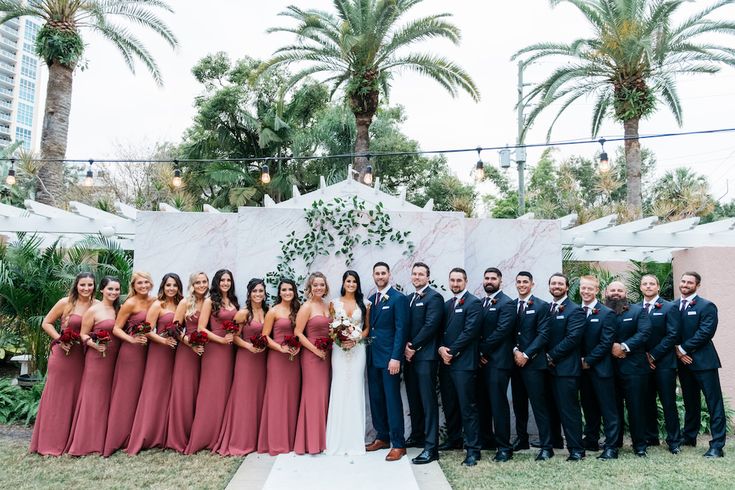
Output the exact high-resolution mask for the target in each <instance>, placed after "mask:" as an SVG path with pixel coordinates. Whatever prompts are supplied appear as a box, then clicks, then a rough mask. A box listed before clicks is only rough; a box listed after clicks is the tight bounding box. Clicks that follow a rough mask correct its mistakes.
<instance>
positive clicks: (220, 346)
mask: <svg viewBox="0 0 735 490" xmlns="http://www.w3.org/2000/svg"><path fill="white" fill-rule="evenodd" d="M239 309H240V304H239V303H238V302H237V295H236V294H235V282H234V281H233V279H232V272H230V271H228V270H227V269H220V270H218V271H217V272H215V274H214V278H213V279H212V287H211V289H210V290H209V298H207V299H205V300H204V304H203V305H202V313H201V315H200V316H199V330H207V324H209V331H208V332H207V334H208V335H209V343H208V344H207V348H206V349H205V350H204V355H203V356H202V372H201V375H200V376H199V393H198V394H197V403H196V410H195V412H194V413H195V415H194V423H193V424H192V426H191V437H190V438H189V444H188V445H187V446H186V451H185V454H194V453H196V452H197V451H199V450H201V449H205V448H206V449H210V450H211V449H214V448H215V446H216V445H217V440H218V439H219V432H220V430H221V429H222V420H223V418H224V415H225V407H226V406H227V398H228V396H229V395H230V386H231V385H232V371H233V368H234V367H235V353H234V351H233V350H232V342H233V338H234V334H233V333H227V332H225V322H231V323H233V324H234V319H235V315H236V314H237V310H239Z"/></svg>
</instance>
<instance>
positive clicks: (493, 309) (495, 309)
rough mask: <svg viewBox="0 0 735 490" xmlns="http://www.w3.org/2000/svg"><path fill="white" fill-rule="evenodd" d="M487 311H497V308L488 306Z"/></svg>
mask: <svg viewBox="0 0 735 490" xmlns="http://www.w3.org/2000/svg"><path fill="white" fill-rule="evenodd" d="M487 311H498V309H497V308H488V310H487Z"/></svg>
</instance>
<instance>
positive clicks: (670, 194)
mask: <svg viewBox="0 0 735 490" xmlns="http://www.w3.org/2000/svg"><path fill="white" fill-rule="evenodd" d="M714 209H715V200H714V199H712V196H711V195H710V193H709V182H708V181H707V177H705V176H704V175H701V174H697V173H695V172H692V171H691V170H690V169H688V168H685V167H679V168H676V169H674V170H669V171H668V172H666V173H665V174H664V175H663V177H661V179H659V180H658V182H656V184H655V185H654V186H653V192H652V193H651V210H652V211H653V213H654V214H655V215H656V216H658V217H660V218H661V220H662V221H677V220H680V219H685V218H691V217H694V216H706V215H708V214H710V213H711V212H712V211H714Z"/></svg>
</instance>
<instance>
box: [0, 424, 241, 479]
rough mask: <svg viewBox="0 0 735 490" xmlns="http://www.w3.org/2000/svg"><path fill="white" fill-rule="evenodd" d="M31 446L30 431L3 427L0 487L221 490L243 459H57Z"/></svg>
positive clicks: (165, 454)
mask: <svg viewBox="0 0 735 490" xmlns="http://www.w3.org/2000/svg"><path fill="white" fill-rule="evenodd" d="M29 442H30V430H27V429H19V428H16V427H2V426H0V487H1V488H14V489H26V488H27V489H38V488H43V489H55V488H58V489H65V490H68V489H71V488H95V489H107V488H135V489H140V488H154V489H164V488H165V489H184V488H196V489H200V488H202V489H204V488H207V489H210V488H211V489H221V488H224V487H225V486H226V485H227V483H228V482H229V481H230V479H231V478H232V476H233V475H234V474H235V471H236V470H237V468H238V466H240V463H242V460H243V458H234V457H231V458H225V457H222V456H217V455H211V454H210V453H209V452H207V451H201V452H200V453H198V454H196V455H194V456H183V455H180V454H178V453H175V452H173V451H160V450H150V451H144V452H142V453H141V454H139V455H138V456H128V455H127V454H125V453H123V452H117V453H116V454H114V455H113V456H111V457H110V458H101V457H99V456H87V457H83V458H75V457H71V456H62V457H59V458H54V457H43V456H38V455H35V454H28V444H29Z"/></svg>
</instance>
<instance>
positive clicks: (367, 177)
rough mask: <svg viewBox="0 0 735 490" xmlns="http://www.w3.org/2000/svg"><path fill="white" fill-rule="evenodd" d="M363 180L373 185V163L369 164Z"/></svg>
mask: <svg viewBox="0 0 735 490" xmlns="http://www.w3.org/2000/svg"><path fill="white" fill-rule="evenodd" d="M362 181H363V182H364V183H365V184H366V185H373V166H372V165H368V166H367V167H366V168H365V175H364V176H363V177H362Z"/></svg>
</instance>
